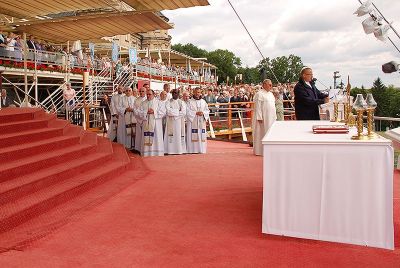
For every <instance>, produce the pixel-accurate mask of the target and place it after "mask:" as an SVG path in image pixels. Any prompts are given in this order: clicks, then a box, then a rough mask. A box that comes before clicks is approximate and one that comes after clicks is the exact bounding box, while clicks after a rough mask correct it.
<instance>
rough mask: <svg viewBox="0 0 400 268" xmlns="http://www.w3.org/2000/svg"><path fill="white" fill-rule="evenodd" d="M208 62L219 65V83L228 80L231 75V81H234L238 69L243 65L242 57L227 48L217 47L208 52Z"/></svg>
mask: <svg viewBox="0 0 400 268" xmlns="http://www.w3.org/2000/svg"><path fill="white" fill-rule="evenodd" d="M207 59H208V62H209V63H211V64H214V65H215V66H217V68H218V69H217V76H218V83H222V82H226V81H227V77H228V76H229V81H230V83H231V82H233V81H234V79H235V76H236V74H237V69H238V68H239V67H240V66H241V60H240V58H238V57H236V55H235V54H234V53H233V52H231V51H229V50H226V49H217V50H214V51H211V52H208V56H207Z"/></svg>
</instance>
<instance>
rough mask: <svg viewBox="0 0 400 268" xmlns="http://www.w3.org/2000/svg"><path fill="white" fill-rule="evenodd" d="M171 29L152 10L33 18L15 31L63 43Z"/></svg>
mask: <svg viewBox="0 0 400 268" xmlns="http://www.w3.org/2000/svg"><path fill="white" fill-rule="evenodd" d="M171 28H172V26H171V25H170V24H169V23H167V22H166V21H165V20H164V19H162V18H161V17H159V16H158V15H156V14H154V13H153V12H143V13H142V12H139V13H138V12H125V13H116V14H112V15H110V14H102V15H96V16H94V17H93V16H80V17H79V18H74V17H71V18H70V19H65V18H63V19H62V20H58V21H55V20H52V21H36V22H35V23H32V24H27V25H21V26H19V27H17V30H18V31H20V32H26V33H29V34H32V35H34V36H35V37H37V38H39V39H46V40H49V41H54V42H65V41H68V40H70V41H72V40H91V39H96V38H101V37H105V36H114V35H120V34H121V35H122V34H127V33H142V32H149V31H154V30H158V29H171Z"/></svg>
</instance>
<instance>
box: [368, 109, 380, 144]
mask: <svg viewBox="0 0 400 268" xmlns="http://www.w3.org/2000/svg"><path fill="white" fill-rule="evenodd" d="M374 112H375V108H368V109H367V137H368V138H369V139H376V138H377V137H378V135H376V134H375V132H374V131H373V129H374Z"/></svg>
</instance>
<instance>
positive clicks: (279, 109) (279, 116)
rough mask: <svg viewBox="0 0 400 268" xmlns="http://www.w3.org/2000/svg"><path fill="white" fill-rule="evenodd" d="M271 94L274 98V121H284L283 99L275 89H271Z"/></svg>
mask: <svg viewBox="0 0 400 268" xmlns="http://www.w3.org/2000/svg"><path fill="white" fill-rule="evenodd" d="M272 93H273V94H274V97H275V109H276V121H283V120H284V118H285V117H284V109H283V98H282V95H281V94H280V92H279V90H278V89H277V88H273V90H272Z"/></svg>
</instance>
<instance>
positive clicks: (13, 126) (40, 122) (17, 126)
mask: <svg viewBox="0 0 400 268" xmlns="http://www.w3.org/2000/svg"><path fill="white" fill-rule="evenodd" d="M48 121H49V120H48V119H47V118H45V119H32V120H24V121H15V122H10V123H3V122H0V133H1V134H7V133H16V132H21V131H25V130H28V129H30V130H32V129H38V128H44V127H47V124H48Z"/></svg>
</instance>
